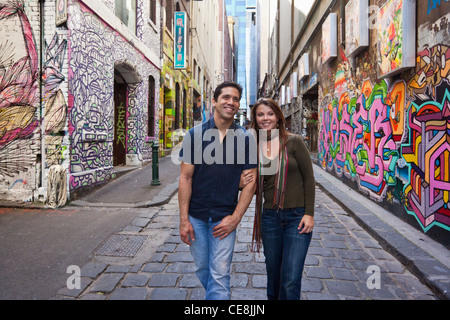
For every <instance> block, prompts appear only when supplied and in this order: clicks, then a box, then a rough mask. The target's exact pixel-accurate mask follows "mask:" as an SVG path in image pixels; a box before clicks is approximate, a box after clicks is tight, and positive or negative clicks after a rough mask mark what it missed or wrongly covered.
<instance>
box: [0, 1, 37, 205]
mask: <svg viewBox="0 0 450 320" xmlns="http://www.w3.org/2000/svg"><path fill="white" fill-rule="evenodd" d="M0 23H1V25H2V26H3V27H2V32H1V34H2V35H1V37H0V186H1V187H0V193H1V197H2V198H4V199H11V198H10V197H11V194H12V193H16V194H17V196H18V198H19V199H21V200H24V201H31V200H32V197H33V194H32V190H33V189H34V188H35V183H36V180H37V179H36V172H35V170H34V166H35V165H36V162H37V153H38V152H39V150H40V140H39V135H38V133H39V119H38V114H37V111H38V106H39V87H38V69H39V60H38V54H37V51H36V42H35V40H34V36H33V31H32V28H31V24H30V21H29V19H28V18H27V16H26V14H25V9H24V4H23V2H22V1H9V2H2V3H0ZM8 27H9V32H8V34H7V35H6V34H5V33H6V28H8Z"/></svg>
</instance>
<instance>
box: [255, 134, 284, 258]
mask: <svg viewBox="0 0 450 320" xmlns="http://www.w3.org/2000/svg"><path fill="white" fill-rule="evenodd" d="M280 143H281V145H283V142H282V141H281V140H280ZM261 159H262V151H261V150H260V152H259V161H258V177H257V181H256V188H257V189H256V204H255V219H254V222H253V237H252V251H253V252H255V251H256V252H259V250H260V249H261V244H262V232H261V221H262V209H263V202H264V200H263V188H264V176H263V175H262V174H261V172H262V166H263V164H262V161H261ZM288 164H289V160H288V152H287V146H286V145H285V146H284V147H283V148H282V149H281V153H280V155H279V157H278V167H277V169H278V170H277V174H276V176H275V195H274V199H273V204H272V207H274V208H277V209H283V206H284V197H285V194H286V181H287V170H288Z"/></svg>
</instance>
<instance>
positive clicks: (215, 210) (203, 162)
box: [179, 118, 257, 222]
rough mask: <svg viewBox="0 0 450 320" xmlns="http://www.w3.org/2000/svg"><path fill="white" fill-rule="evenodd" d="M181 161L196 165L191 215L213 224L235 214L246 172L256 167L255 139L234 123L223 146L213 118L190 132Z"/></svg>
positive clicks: (184, 144)
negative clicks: (242, 179)
mask: <svg viewBox="0 0 450 320" xmlns="http://www.w3.org/2000/svg"><path fill="white" fill-rule="evenodd" d="M179 159H180V160H181V161H183V162H185V163H190V164H194V166H195V168H194V174H193V177H192V195H191V201H190V204H189V214H190V215H191V216H192V217H194V218H197V219H201V220H204V221H208V220H209V218H211V220H212V221H213V222H217V221H220V220H222V219H223V218H224V217H226V216H228V215H231V214H233V212H234V210H235V208H236V206H237V203H238V194H239V181H240V178H241V173H242V171H243V170H247V169H252V168H256V167H257V152H256V142H255V138H254V136H253V135H252V134H251V133H250V132H249V131H246V130H245V129H244V128H243V127H241V126H239V125H237V124H236V123H235V122H234V121H233V123H232V125H231V126H230V129H229V130H228V131H227V134H226V135H225V137H224V139H223V141H222V143H221V142H220V137H219V130H218V129H217V127H216V125H215V123H214V118H211V119H210V120H209V121H206V122H204V123H202V124H201V125H198V126H196V127H194V128H192V129H190V130H189V131H188V133H187V134H186V135H185V137H184V140H183V143H182V145H181V151H180V157H179Z"/></svg>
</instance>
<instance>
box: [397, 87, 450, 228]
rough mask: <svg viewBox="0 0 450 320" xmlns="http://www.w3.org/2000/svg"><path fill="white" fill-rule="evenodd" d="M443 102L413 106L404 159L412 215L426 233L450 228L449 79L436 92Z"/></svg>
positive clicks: (409, 112) (428, 102) (404, 146)
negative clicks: (435, 227) (439, 227)
mask: <svg viewBox="0 0 450 320" xmlns="http://www.w3.org/2000/svg"><path fill="white" fill-rule="evenodd" d="M436 90H438V91H440V93H439V94H438V95H437V96H440V97H443V100H442V101H441V102H437V101H432V100H430V101H427V102H424V103H422V104H421V105H418V104H416V103H415V102H413V103H412V104H411V107H410V108H409V110H408V125H409V128H410V130H409V139H408V141H409V143H407V144H404V145H403V146H402V155H403V157H404V159H405V160H406V162H407V163H408V165H409V168H410V170H409V181H410V183H409V184H408V185H407V186H406V187H405V191H404V192H405V194H406V195H407V196H408V212H409V213H411V214H413V215H414V216H415V217H416V218H417V219H418V220H419V221H420V223H421V225H422V226H423V228H424V229H425V230H428V229H429V228H431V227H432V226H433V225H439V226H441V227H444V228H449V226H450V208H449V195H450V165H449V162H450V85H449V83H448V80H447V79H445V80H443V81H442V82H441V84H440V85H439V86H438V87H437V88H436Z"/></svg>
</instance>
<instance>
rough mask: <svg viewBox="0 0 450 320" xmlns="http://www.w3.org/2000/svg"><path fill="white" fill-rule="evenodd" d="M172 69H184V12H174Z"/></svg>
mask: <svg viewBox="0 0 450 320" xmlns="http://www.w3.org/2000/svg"><path fill="white" fill-rule="evenodd" d="M174 24H175V28H174V30H175V34H174V36H175V39H174V42H173V43H174V50H173V52H174V68H175V69H185V68H186V12H182V11H176V12H175V19H174Z"/></svg>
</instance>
